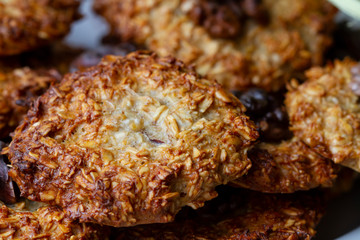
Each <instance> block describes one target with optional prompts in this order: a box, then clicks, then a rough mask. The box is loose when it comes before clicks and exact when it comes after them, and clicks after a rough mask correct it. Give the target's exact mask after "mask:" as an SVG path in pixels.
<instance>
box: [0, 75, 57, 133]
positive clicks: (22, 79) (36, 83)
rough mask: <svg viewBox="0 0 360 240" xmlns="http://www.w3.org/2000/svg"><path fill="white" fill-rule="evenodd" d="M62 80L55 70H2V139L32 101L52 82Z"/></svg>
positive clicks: (0, 128) (0, 79)
mask: <svg viewBox="0 0 360 240" xmlns="http://www.w3.org/2000/svg"><path fill="white" fill-rule="evenodd" d="M59 79H60V75H59V73H57V72H56V71H54V70H48V71H33V70H31V69H29V68H19V69H15V70H12V71H2V70H1V69H0V138H1V139H2V138H6V137H8V136H9V133H10V132H12V131H13V130H14V129H15V128H16V127H17V126H18V125H19V124H20V121H21V120H22V119H23V118H24V115H26V112H27V111H28V109H29V107H30V106H29V105H30V103H31V100H32V99H34V98H36V97H38V96H39V95H40V94H42V93H44V92H45V90H47V88H48V87H49V86H50V84H51V83H52V82H56V81H58V80H59Z"/></svg>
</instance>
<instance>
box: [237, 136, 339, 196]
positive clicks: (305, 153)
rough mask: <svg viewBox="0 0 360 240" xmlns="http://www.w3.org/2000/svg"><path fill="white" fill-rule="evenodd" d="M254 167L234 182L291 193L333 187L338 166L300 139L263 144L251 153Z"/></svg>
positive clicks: (276, 191) (262, 189)
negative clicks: (320, 187)
mask: <svg viewBox="0 0 360 240" xmlns="http://www.w3.org/2000/svg"><path fill="white" fill-rule="evenodd" d="M248 156H249V158H250V160H251V163H252V167H251V169H250V170H249V172H248V173H247V174H246V175H244V176H243V177H241V178H239V179H237V180H235V181H232V182H231V184H232V185H235V186H239V187H245V188H249V189H252V190H256V191H261V192H268V193H292V192H295V191H299V190H309V189H312V188H316V187H319V186H322V187H331V186H332V184H333V182H334V181H335V178H336V173H337V168H336V166H335V165H334V164H333V163H332V162H331V160H330V159H326V158H324V157H322V156H320V155H318V154H317V153H315V152H314V151H313V150H311V149H310V148H309V147H308V146H306V145H305V144H304V143H303V142H302V141H300V140H299V139H298V138H296V137H294V138H292V139H290V140H286V141H283V142H281V143H278V144H277V143H260V144H257V145H256V146H255V147H254V148H253V149H251V150H250V151H249V153H248Z"/></svg>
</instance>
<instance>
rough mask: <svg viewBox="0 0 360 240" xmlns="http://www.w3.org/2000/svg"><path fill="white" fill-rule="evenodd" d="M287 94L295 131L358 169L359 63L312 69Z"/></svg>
mask: <svg viewBox="0 0 360 240" xmlns="http://www.w3.org/2000/svg"><path fill="white" fill-rule="evenodd" d="M306 76H307V78H308V79H307V81H306V82H305V83H303V84H301V85H299V86H298V85H297V83H296V82H294V83H293V84H292V86H290V88H291V89H290V91H289V92H288V94H287V95H286V101H285V104H286V107H287V110H288V113H289V117H290V122H291V124H292V127H291V129H292V130H293V132H294V134H295V135H296V136H298V137H299V138H300V139H301V140H302V141H304V142H305V143H306V144H307V145H309V146H310V147H311V148H312V149H314V150H315V151H316V152H318V153H319V154H321V155H322V156H324V157H326V158H330V159H332V160H333V161H334V162H335V163H339V164H342V165H345V166H348V167H351V168H353V169H355V170H357V171H360V127H359V126H360V105H359V94H360V91H359V89H360V64H359V63H356V62H354V61H351V60H349V59H347V60H344V61H342V62H341V61H335V62H334V64H329V65H328V66H327V67H325V68H320V67H316V68H312V69H311V70H309V71H308V72H307V73H306Z"/></svg>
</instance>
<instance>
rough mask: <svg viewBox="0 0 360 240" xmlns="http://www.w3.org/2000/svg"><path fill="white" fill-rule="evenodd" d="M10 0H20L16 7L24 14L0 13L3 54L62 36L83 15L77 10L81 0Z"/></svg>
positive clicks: (18, 51)
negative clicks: (10, 14) (15, 15)
mask: <svg viewBox="0 0 360 240" xmlns="http://www.w3.org/2000/svg"><path fill="white" fill-rule="evenodd" d="M10 2H12V3H14V2H15V3H16V2H18V3H17V4H15V5H16V6H18V9H16V10H18V11H20V12H21V14H20V15H19V16H17V17H14V16H9V15H7V14H3V15H1V16H0V27H1V29H2V30H1V33H0V56H1V55H14V54H19V53H21V52H24V51H27V50H31V49H34V48H37V47H40V46H42V45H45V44H48V43H49V42H52V41H54V40H56V39H59V38H61V37H63V36H65V35H66V34H67V33H68V32H69V31H70V25H71V23H72V22H73V21H74V20H76V19H78V18H79V16H80V15H79V14H78V12H77V9H78V7H79V4H80V2H79V1H77V0H51V1H38V0H11V1H10ZM2 4H4V5H6V4H7V3H2ZM27 4H29V5H31V7H32V8H29V6H28V5H27ZM29 10H30V11H29Z"/></svg>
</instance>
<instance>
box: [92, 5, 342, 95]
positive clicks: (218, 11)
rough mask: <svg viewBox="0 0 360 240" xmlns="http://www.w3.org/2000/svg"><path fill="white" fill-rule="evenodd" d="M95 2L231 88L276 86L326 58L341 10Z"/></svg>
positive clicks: (114, 20) (123, 30)
mask: <svg viewBox="0 0 360 240" xmlns="http://www.w3.org/2000/svg"><path fill="white" fill-rule="evenodd" d="M94 8H95V10H96V11H97V12H98V13H100V14H101V15H102V16H104V17H105V18H106V20H107V21H109V23H110V25H111V27H112V31H113V33H114V34H117V35H118V36H120V38H121V39H122V40H123V41H129V40H130V41H134V42H135V43H137V44H140V45H144V46H145V47H146V48H148V49H150V50H152V51H155V52H157V53H159V54H160V55H161V56H168V55H172V56H175V57H177V58H179V59H181V60H183V61H184V62H185V63H187V64H194V65H195V66H196V69H197V71H198V72H199V73H200V74H203V75H204V74H206V75H208V76H209V77H210V78H215V79H216V80H217V81H219V82H220V83H221V84H223V85H224V86H225V87H226V88H229V89H240V90H244V89H247V88H249V87H251V86H258V87H260V88H264V89H266V90H271V91H273V90H279V89H281V88H283V86H284V84H285V82H286V81H288V80H289V79H290V78H291V77H294V76H297V77H299V76H300V77H301V75H302V71H303V70H305V69H306V68H308V67H310V66H312V65H318V64H322V63H323V60H324V57H323V56H324V52H325V51H326V49H327V48H328V47H329V46H330V45H331V42H332V38H331V32H332V29H333V27H334V15H335V13H336V10H335V8H334V7H332V6H331V5H330V4H329V3H327V1H325V0H319V1H312V0H301V1H296V2H294V1H291V0H281V1H278V0H276V1H274V0H263V1H251V0H243V1H233V0H226V1H218V0H206V1H205V0H181V1H161V0H157V1H150V2H149V1H144V0H136V1H133V0H122V1H119V0H95V1H94ZM159 16H161V17H159Z"/></svg>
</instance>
